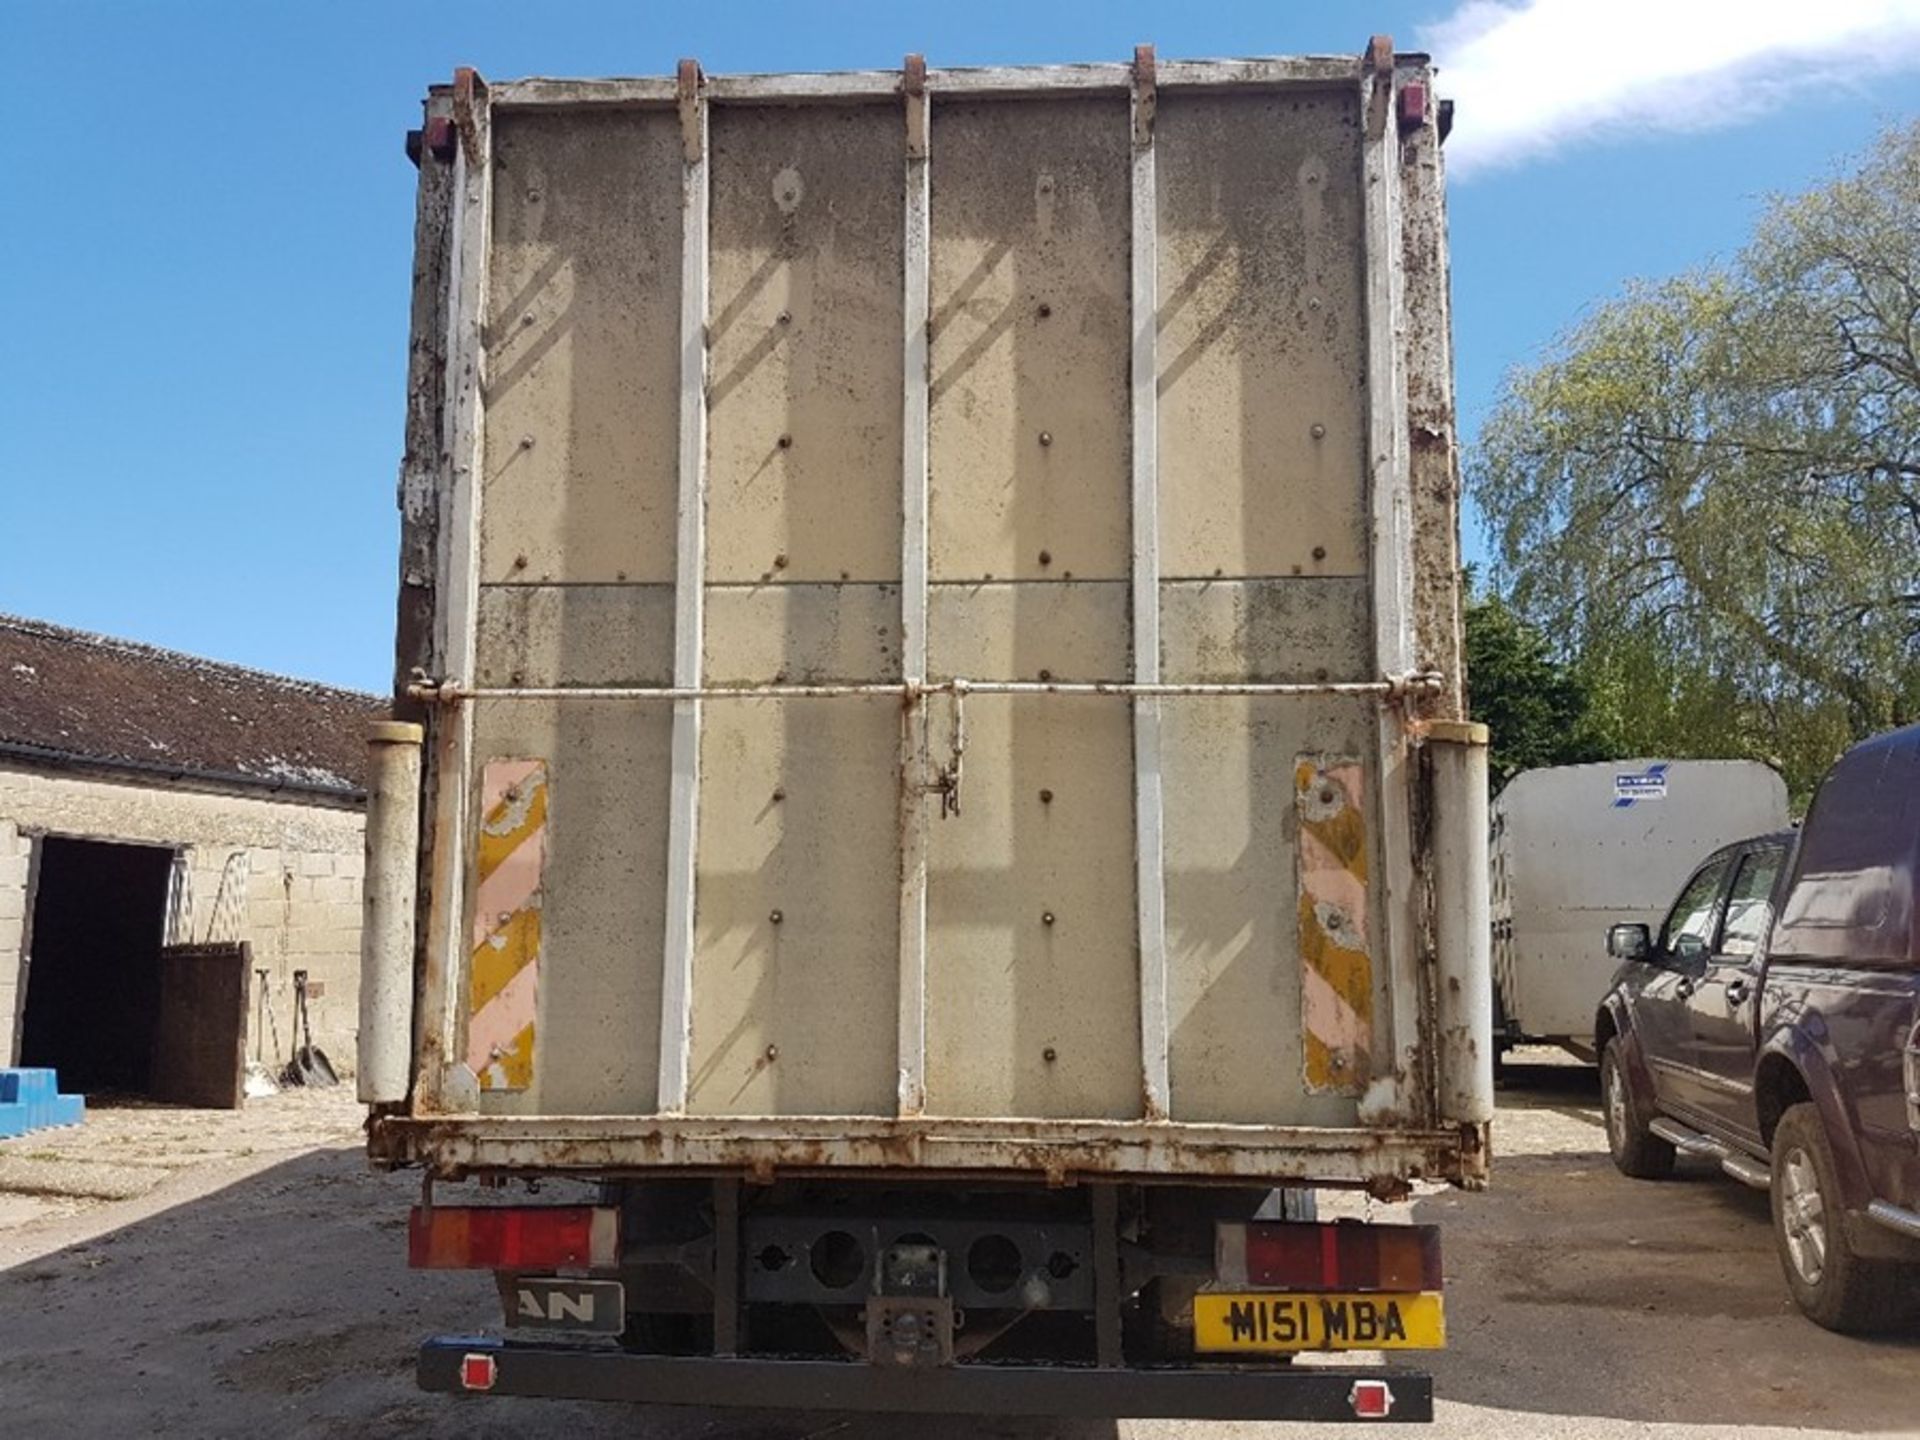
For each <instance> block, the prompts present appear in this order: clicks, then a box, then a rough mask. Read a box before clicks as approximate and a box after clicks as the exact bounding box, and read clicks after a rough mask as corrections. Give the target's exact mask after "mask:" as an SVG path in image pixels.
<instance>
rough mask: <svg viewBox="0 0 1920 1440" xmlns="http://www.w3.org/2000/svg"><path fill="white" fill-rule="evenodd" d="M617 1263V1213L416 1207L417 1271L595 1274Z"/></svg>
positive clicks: (412, 1253) (412, 1248) (412, 1231)
mask: <svg viewBox="0 0 1920 1440" xmlns="http://www.w3.org/2000/svg"><path fill="white" fill-rule="evenodd" d="M619 1263H620V1212H619V1211H618V1210H615V1209H611V1208H607V1207H602V1206H590V1205H534V1206H510V1205H434V1206H431V1207H428V1206H424V1205H416V1206H414V1208H413V1214H412V1215H411V1216H410V1217H409V1219H408V1221H407V1264H408V1265H410V1266H411V1267H412V1268H414V1269H415V1270H597V1269H605V1268H608V1267H611V1266H615V1265H618V1264H619Z"/></svg>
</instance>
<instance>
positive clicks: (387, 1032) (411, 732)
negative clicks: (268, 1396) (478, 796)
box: [354, 720, 426, 1105]
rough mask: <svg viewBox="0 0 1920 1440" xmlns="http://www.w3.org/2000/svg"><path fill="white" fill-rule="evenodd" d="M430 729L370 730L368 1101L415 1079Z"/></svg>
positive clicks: (364, 1091)
mask: <svg viewBox="0 0 1920 1440" xmlns="http://www.w3.org/2000/svg"><path fill="white" fill-rule="evenodd" d="M425 733H426V732H425V731H423V730H422V729H421V728H420V727H419V726H418V725H409V724H408V723H406V722H405V721H403V720H383V721H381V722H379V723H378V724H376V725H375V726H374V727H373V732H372V734H371V735H370V736H369V737H368V744H367V758H368V760H369V762H370V763H369V764H368V766H367V829H366V849H367V863H366V871H365V876H366V878H365V879H364V880H362V881H361V892H362V923H361V927H360V1035H359V1045H358V1052H359V1053H358V1059H359V1063H358V1064H357V1065H356V1066H355V1067H354V1068H355V1070H356V1071H357V1078H358V1083H359V1094H360V1101H361V1103H362V1104H364V1105H384V1104H392V1103H394V1102H396V1101H400V1100H404V1099H406V1098H407V1089H408V1085H409V1082H410V1080H411V1078H412V1070H413V926H414V915H413V911H414V904H415V902H416V900H417V899H418V897H419V884H418V881H419V870H418V868H417V865H418V861H419V856H420V744H421V741H422V740H423V739H424V738H425Z"/></svg>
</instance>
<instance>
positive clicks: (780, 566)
mask: <svg viewBox="0 0 1920 1440" xmlns="http://www.w3.org/2000/svg"><path fill="white" fill-rule="evenodd" d="M773 568H774V569H776V570H784V569H786V568H787V557H786V552H784V551H782V552H781V553H780V554H778V555H776V556H774V557H773Z"/></svg>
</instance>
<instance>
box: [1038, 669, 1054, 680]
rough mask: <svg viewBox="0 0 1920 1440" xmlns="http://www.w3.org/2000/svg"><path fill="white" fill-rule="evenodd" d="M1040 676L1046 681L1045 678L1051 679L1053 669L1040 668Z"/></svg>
mask: <svg viewBox="0 0 1920 1440" xmlns="http://www.w3.org/2000/svg"><path fill="white" fill-rule="evenodd" d="M1040 678H1041V680H1043V681H1046V680H1051V679H1053V671H1051V670H1042V671H1041V672H1040Z"/></svg>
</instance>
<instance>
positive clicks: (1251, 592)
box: [1160, 576, 1377, 684]
mask: <svg viewBox="0 0 1920 1440" xmlns="http://www.w3.org/2000/svg"><path fill="white" fill-rule="evenodd" d="M1160 614H1161V622H1160V623H1161V638H1160V646H1161V656H1162V663H1163V665H1164V667H1165V678H1166V679H1167V681H1168V682H1169V683H1173V682H1178V681H1187V682H1194V683H1216V684H1230V683H1232V682H1234V681H1253V682H1274V683H1283V684H1284V683H1300V684H1305V683H1311V682H1314V681H1319V680H1333V681H1341V680H1369V679H1372V678H1374V676H1375V675H1376V673H1377V672H1376V671H1375V669H1374V665H1373V653H1372V652H1373V634H1372V630H1371V629H1370V612H1369V610H1368V591H1367V582H1366V580H1365V579H1364V578H1363V577H1360V576H1329V577H1326V578H1322V579H1312V578H1307V577H1301V578H1299V579H1293V578H1288V579H1284V580H1200V581H1176V582H1169V583H1167V584H1164V585H1162V586H1161V590H1160Z"/></svg>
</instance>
